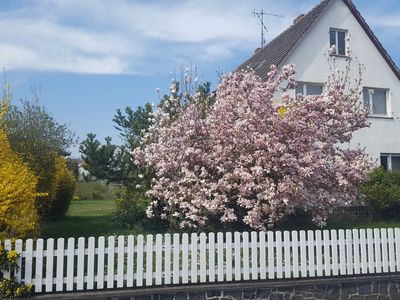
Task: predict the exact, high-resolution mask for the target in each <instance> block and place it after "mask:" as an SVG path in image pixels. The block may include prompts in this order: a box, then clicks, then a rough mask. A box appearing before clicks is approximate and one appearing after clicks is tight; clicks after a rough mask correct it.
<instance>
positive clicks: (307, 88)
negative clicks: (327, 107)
mask: <svg viewBox="0 0 400 300" xmlns="http://www.w3.org/2000/svg"><path fill="white" fill-rule="evenodd" d="M322 90H323V85H322V84H319V83H304V82H298V83H297V86H296V95H297V94H302V95H305V96H309V95H321V94H322Z"/></svg>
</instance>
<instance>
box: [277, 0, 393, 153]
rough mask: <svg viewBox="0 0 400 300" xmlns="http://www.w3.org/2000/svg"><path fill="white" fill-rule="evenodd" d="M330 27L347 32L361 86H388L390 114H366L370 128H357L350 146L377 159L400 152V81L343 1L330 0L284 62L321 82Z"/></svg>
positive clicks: (301, 77) (302, 78)
mask: <svg viewBox="0 0 400 300" xmlns="http://www.w3.org/2000/svg"><path fill="white" fill-rule="evenodd" d="M331 27H333V28H339V29H346V30H348V31H349V33H350V38H351V40H350V44H349V45H350V49H351V51H352V56H353V57H357V58H358V62H359V63H361V64H363V65H364V66H365V68H366V69H365V71H364V73H363V86H368V87H374V88H387V89H390V91H389V97H388V98H389V99H388V101H389V117H388V118H377V117H369V121H370V123H371V126H370V128H366V129H362V130H359V131H357V132H356V133H355V134H354V137H353V139H352V141H351V143H350V146H351V147H356V146H358V145H360V146H361V147H365V148H366V151H367V153H369V154H370V155H372V156H373V157H374V158H375V159H379V156H380V153H398V154H400V118H399V117H400V80H399V79H398V78H397V77H396V75H395V74H394V73H393V71H392V70H391V69H390V67H389V66H388V64H387V62H386V61H385V60H384V58H383V57H382V55H381V54H380V52H379V50H378V49H377V48H376V47H375V45H374V44H373V43H372V41H371V40H370V39H369V37H368V36H367V34H366V33H365V31H364V29H363V28H362V27H361V25H360V24H359V23H358V21H357V20H356V18H355V17H354V16H353V14H352V13H351V11H350V10H349V9H348V7H347V6H346V4H345V3H344V2H343V1H341V0H336V1H333V3H332V4H331V6H330V7H328V9H326V11H325V12H324V13H323V15H321V16H320V18H319V20H317V22H315V23H314V24H313V25H312V28H311V30H309V31H308V33H307V34H306V36H305V37H304V38H303V39H302V40H301V41H300V43H299V44H298V45H297V47H295V48H294V50H293V51H292V53H290V54H289V55H288V57H287V59H286V60H285V61H284V62H283V64H287V63H294V64H295V65H296V70H297V72H298V74H297V77H296V78H297V80H298V81H304V82H317V83H323V82H324V81H325V79H326V76H327V75H328V74H329V66H328V63H327V58H326V53H327V52H328V49H329V28H331ZM337 60H338V65H339V67H340V68H344V67H345V66H346V62H345V60H344V58H337ZM352 69H353V74H352V76H356V75H357V71H358V70H357V69H358V63H357V60H354V62H353V63H352ZM360 101H362V99H360Z"/></svg>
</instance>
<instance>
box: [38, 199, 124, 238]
mask: <svg viewBox="0 0 400 300" xmlns="http://www.w3.org/2000/svg"><path fill="white" fill-rule="evenodd" d="M114 211H115V202H114V201H113V200H82V201H73V202H72V203H71V206H70V209H69V212H68V214H67V216H65V217H64V218H62V219H60V220H58V221H53V222H46V223H44V224H42V234H41V236H42V237H44V238H50V237H52V238H58V237H64V238H67V237H81V236H82V237H89V236H101V235H104V236H107V235H114V234H122V233H124V231H123V230H121V229H119V228H118V227H116V226H115V225H114V223H113V221H112V214H113V212H114Z"/></svg>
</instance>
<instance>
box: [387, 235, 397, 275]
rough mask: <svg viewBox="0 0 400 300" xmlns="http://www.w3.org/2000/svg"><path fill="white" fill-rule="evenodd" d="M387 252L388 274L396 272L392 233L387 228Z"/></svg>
mask: <svg viewBox="0 0 400 300" xmlns="http://www.w3.org/2000/svg"><path fill="white" fill-rule="evenodd" d="M387 234H388V250H389V272H396V261H395V256H394V231H393V228H388V230H387Z"/></svg>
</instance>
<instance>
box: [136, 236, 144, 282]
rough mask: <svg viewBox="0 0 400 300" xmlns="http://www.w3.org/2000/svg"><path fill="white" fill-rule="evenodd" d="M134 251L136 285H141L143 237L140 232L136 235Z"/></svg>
mask: <svg viewBox="0 0 400 300" xmlns="http://www.w3.org/2000/svg"><path fill="white" fill-rule="evenodd" d="M136 253H137V256H136V286H143V253H144V237H143V235H142V234H139V235H138V237H137V249H136Z"/></svg>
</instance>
